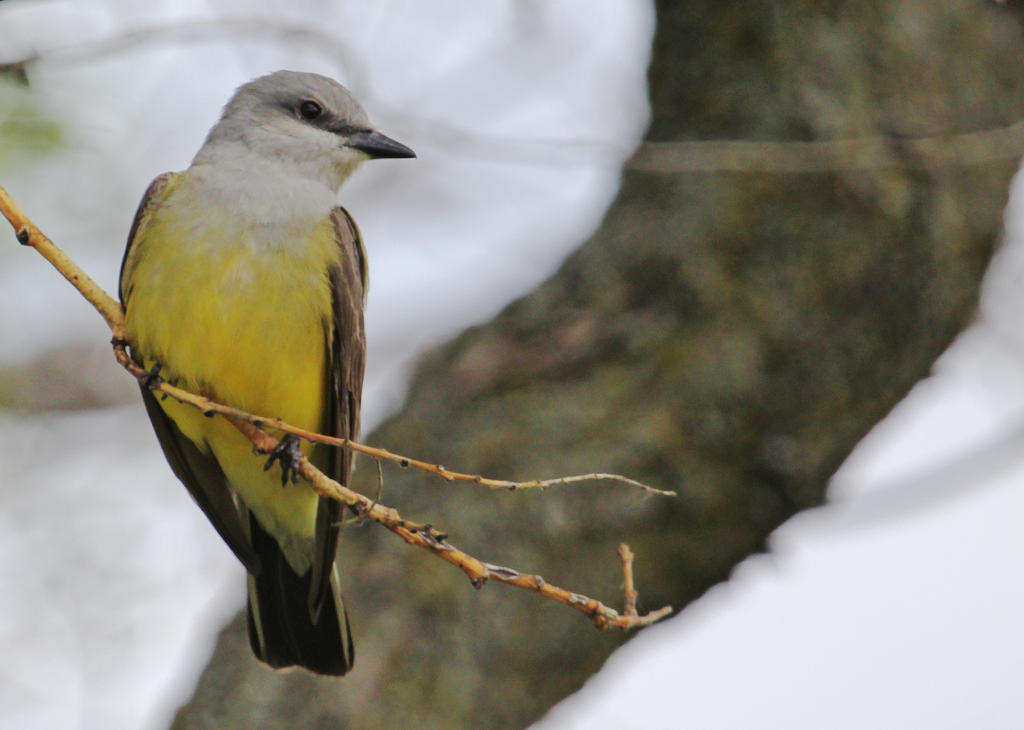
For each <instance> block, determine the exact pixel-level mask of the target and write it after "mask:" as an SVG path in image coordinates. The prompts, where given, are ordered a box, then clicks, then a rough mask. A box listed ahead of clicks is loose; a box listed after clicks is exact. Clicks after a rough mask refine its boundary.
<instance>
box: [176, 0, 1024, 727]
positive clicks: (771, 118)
mask: <svg viewBox="0 0 1024 730" xmlns="http://www.w3.org/2000/svg"><path fill="white" fill-rule="evenodd" d="M657 13H658V16H657V19H658V26H657V32H656V37H655V39H654V54H653V59H652V62H651V68H650V73H649V82H650V97H651V102H652V107H653V118H652V122H651V126H650V129H649V132H648V135H647V139H648V141H652V142H663V141H678V140H701V139H704V140H710V139H738V140H753V141H758V140H762V141H811V140H832V139H848V138H858V137H865V136H872V135H887V136H889V137H890V138H892V139H893V140H894V142H893V144H892V156H891V159H890V160H889V161H888V163H886V164H880V165H874V166H867V167H862V168H859V169H858V168H855V167H853V168H851V167H845V168H843V167H840V168H837V169H833V170H830V171H824V172H806V173H796V172H771V171H770V170H764V169H762V170H761V171H739V172H736V171H732V172H729V171H716V170H715V169H713V168H714V165H713V164H712V165H710V166H706V167H707V168H709V169H705V170H704V171H702V172H686V173H653V172H644V171H640V170H637V169H634V170H629V169H627V170H626V171H625V173H624V176H623V180H622V188H621V191H620V194H619V196H618V198H617V200H616V201H615V202H614V204H613V205H612V206H611V209H610V210H609V211H608V213H607V216H606V218H605V220H604V223H603V225H602V226H601V228H600V230H598V232H597V233H596V234H595V235H594V236H593V238H592V239H591V240H589V241H587V242H586V243H585V244H584V245H583V246H582V247H581V248H580V249H579V250H578V251H577V252H576V253H575V254H574V255H573V256H572V257H571V258H570V259H569V260H568V261H566V263H565V264H564V265H563V266H562V267H561V269H560V270H559V271H558V272H557V274H556V275H555V276H553V277H552V278H551V279H550V280H549V281H547V282H546V283H544V284H543V285H542V286H540V287H539V288H538V289H537V290H536V291H535V292H533V293H531V294H530V295H528V296H526V297H524V298H523V299H521V300H520V301H518V302H516V303H514V304H512V305H511V306H509V307H508V308H507V309H506V310H505V311H504V312H502V313H501V314H500V315H499V316H497V317H496V318H495V319H494V320H493V321H491V322H489V323H487V324H485V325H483V326H480V327H476V328H474V329H471V330H469V331H467V332H465V333H464V334H462V335H461V336H460V337H458V338H456V339H455V340H454V341H453V342H450V343H448V344H447V345H445V346H443V347H441V348H439V349H437V350H435V351H434V352H432V353H430V354H429V355H428V356H427V357H425V358H424V359H423V361H422V363H421V365H420V367H419V368H418V370H417V372H416V375H415V378H414V382H413V386H412V389H411V392H410V395H409V399H408V402H407V404H406V406H405V408H404V409H403V410H402V412H401V413H399V414H398V415H396V416H395V417H394V418H393V419H391V420H390V421H389V422H388V423H386V424H385V425H384V426H383V427H382V428H380V429H379V430H378V431H377V432H376V433H374V434H372V435H370V436H369V438H368V439H367V440H368V441H369V442H370V443H374V444H381V445H386V446H387V447H388V448H391V449H394V450H396V451H399V452H401V453H405V454H413V455H417V456H420V457H423V458H428V459H432V460H435V461H438V462H440V463H443V464H446V465H449V466H453V467H458V468H459V469H462V470H466V471H474V472H478V473H483V474H488V475H493V476H499V477H506V478H530V477H546V476H554V475H559V474H567V473H576V472H586V471H594V470H600V471H617V472H620V473H625V474H629V475H632V476H634V477H637V478H639V479H642V480H645V481H647V482H650V483H652V484H655V485H658V486H662V487H667V488H674V489H677V490H680V492H681V495H682V496H681V497H680V498H679V499H677V500H669V499H663V498H650V497H645V496H642V495H640V494H638V493H635V492H633V491H631V490H629V489H624V488H622V487H618V486H606V485H593V486H583V487H573V488H559V489H554V490H551V491H548V492H547V493H544V494H540V493H526V492H519V493H507V492H502V493H488V492H485V490H483V489H481V488H479V487H473V486H460V485H451V484H441V483H438V482H437V480H434V479H431V478H427V477H425V476H423V475H421V474H419V473H412V472H407V471H404V472H403V471H397V470H390V469H386V471H385V482H386V491H385V493H384V501H385V502H387V503H389V504H393V505H395V506H397V507H399V508H400V509H401V510H402V511H403V513H404V514H406V515H407V516H409V517H411V518H415V519H422V520H426V521H430V522H432V523H434V524H436V525H439V526H441V527H443V528H445V529H447V530H449V531H450V532H451V534H452V540H453V542H455V543H456V544H458V545H459V546H460V547H462V548H464V549H466V550H468V551H470V552H473V553H475V554H477V555H479V556H481V557H483V558H484V559H487V560H491V561H494V562H499V563H503V564H506V565H511V566H515V567H518V568H521V569H524V570H529V571H533V572H539V573H542V574H543V575H545V577H547V578H548V579H550V580H552V581H554V582H556V583H559V584H561V585H565V586H568V587H572V588H576V589H579V590H582V591H585V592H588V593H590V594H591V595H594V596H596V597H599V598H602V599H604V600H607V601H608V602H610V603H612V604H613V605H619V601H620V600H621V599H620V595H621V587H620V582H621V577H620V572H619V569H618V566H617V559H616V556H615V546H616V543H617V542H618V541H619V540H626V541H628V542H629V543H630V544H631V545H632V546H633V548H634V550H635V552H636V553H637V555H638V567H637V570H638V582H639V588H640V592H641V598H642V600H643V602H644V604H645V605H646V606H647V607H649V608H654V607H658V606H660V605H662V604H665V603H671V604H672V605H674V606H675V607H676V608H677V609H681V608H683V607H684V606H685V605H686V604H687V603H688V602H690V601H692V600H693V599H694V598H696V597H697V596H699V595H700V594H701V593H703V592H704V591H705V590H707V589H708V588H709V587H710V586H712V585H714V584H715V583H716V582H718V581H721V580H723V579H725V578H726V577H727V576H728V575H729V572H730V570H731V569H732V568H733V566H735V565H736V564H737V563H738V562H739V561H741V560H743V558H744V557H746V556H747V555H749V554H751V553H753V552H756V551H759V550H761V549H763V547H764V545H765V540H766V538H767V536H768V535H769V534H770V533H771V531H772V530H773V529H774V528H775V527H777V526H778V525H779V524H781V523H782V522H783V521H785V520H786V519H787V518H788V517H789V516H791V515H793V514H794V513H795V512H797V511H799V510H802V509H805V508H807V507H811V506H813V505H817V504H820V503H821V502H822V501H823V499H824V492H825V486H826V484H827V482H828V479H829V477H830V476H831V475H832V473H833V472H834V471H835V470H836V468H837V467H838V466H839V465H840V463H841V462H842V461H843V459H844V458H845V457H846V456H847V454H849V452H850V451H851V449H852V448H853V447H854V445H855V444H856V443H857V442H858V440H859V439H860V438H861V437H862V436H863V435H864V434H866V433H867V432H868V430H869V429H870V428H871V427H872V425H873V424H875V423H876V422H877V421H878V420H879V419H880V418H881V417H882V416H884V415H885V414H886V413H887V412H888V411H889V409H890V408H892V406H893V405H894V404H896V402H897V401H899V400H900V398H901V397H902V396H903V395H904V394H905V393H906V392H907V391H908V390H909V388H910V387H911V386H912V385H913V384H914V383H915V382H916V381H917V380H919V379H920V378H922V377H925V376H926V375H927V374H928V371H929V368H930V366H931V364H932V363H933V362H934V360H935V358H936V357H937V356H938V355H939V354H940V353H941V352H942V351H943V349H945V348H946V346H947V345H948V344H949V343H950V342H951V340H952V339H953V338H954V337H955V336H956V334H957V332H958V331H960V330H961V328H962V327H963V326H964V325H965V323H967V322H968V320H969V319H970V317H971V316H972V313H973V311H974V307H975V302H976V298H977V293H978V285H979V281H980V279H981V276H982V273H983V270H984V268H985V265H986V262H987V260H988V258H989V256H990V254H991V253H992V250H993V247H994V244H995V242H996V240H997V238H998V236H999V232H1000V224H1001V214H1002V209H1003V206H1004V204H1005V201H1006V192H1007V186H1008V184H1009V180H1010V177H1011V175H1012V173H1013V172H1014V169H1015V160H1013V159H1003V160H997V161H994V162H988V163H985V164H946V165H935V164H930V163H928V161H927V160H924V161H922V160H920V159H915V158H914V156H913V155H912V154H910V153H908V152H907V150H908V149H911V148H908V147H906V146H905V145H902V144H901V143H899V142H898V140H900V139H901V138H917V137H925V136H930V135H940V134H954V133H958V132H968V131H975V130H979V129H986V128H990V127H998V126H1001V125H1006V124H1008V123H1011V122H1013V121H1016V120H1017V119H1019V118H1021V117H1024V84H1021V83H1020V77H1019V61H1020V58H1021V54H1022V51H1024V44H1022V42H1021V30H1020V25H1019V23H1018V21H1019V16H1018V14H1017V13H1018V11H1017V10H1016V9H1015V8H1013V7H1012V6H1000V5H996V4H994V3H985V2H975V1H969V0H951V2H947V3H931V2H922V1H920V0H898V1H897V2H886V3H882V2H866V3H865V2H858V3H853V2H838V1H836V2H824V3H818V2H815V3H809V2H774V3H773V2H753V3H719V2H711V1H710V0H701V1H699V2H687V3H672V2H668V0H665V1H664V2H659V3H658V5H657ZM641 154H642V155H644V156H646V157H647V159H650V155H651V154H656V153H652V152H651V151H650V150H645V151H642V153H641ZM769 167H770V166H769ZM359 486H361V487H362V488H363V489H364V490H365V491H367V492H369V493H372V492H373V491H374V489H375V474H374V470H373V468H372V465H370V464H368V463H367V462H365V461H364V462H363V463H362V469H361V484H360V485H359ZM341 565H342V566H343V567H342V570H343V575H344V578H343V582H344V583H346V584H347V596H348V598H349V605H350V607H351V611H352V613H353V617H352V618H353V623H354V626H355V632H356V645H357V649H356V654H357V657H358V659H357V662H356V669H355V671H354V672H353V674H352V675H351V676H349V677H347V678H345V679H343V680H340V681H331V680H322V679H317V678H313V677H310V676H307V675H305V674H302V673H292V674H286V675H276V674H273V673H271V672H269V671H266V670H264V669H263V668H262V667H260V666H258V665H257V663H256V662H255V660H253V659H252V657H251V655H250V653H249V649H248V646H247V642H246V639H245V636H244V622H243V621H242V619H241V618H239V620H237V621H235V622H234V623H233V624H232V625H231V626H230V627H228V629H226V630H225V632H224V634H223V636H222V637H221V643H220V645H219V647H218V650H217V652H216V655H215V656H214V658H213V660H212V661H211V663H210V666H209V667H208V669H207V670H206V672H205V673H204V674H203V676H202V679H201V681H200V684H199V686H198V688H197V689H196V693H195V696H194V698H193V699H192V701H191V702H190V704H189V705H187V706H186V707H184V708H182V710H181V712H180V714H179V716H178V719H177V723H176V726H177V727H182V728H194V727H202V728H207V727H208V728H213V727H217V728H228V727H238V728H241V727H256V726H258V727H262V728H268V727H325V728H326V727H344V726H351V727H359V728H392V727H417V728H429V727H437V728H456V727H467V728H468V727H474V728H482V727H522V726H524V725H526V724H527V723H529V722H530V721H531V720H534V719H536V718H537V717H538V716H540V715H541V714H542V713H543V712H544V710H545V709H546V708H547V707H549V706H550V705H551V704H552V703H554V702H556V701H557V700H559V699H561V698H563V697H565V696H566V695H567V694H569V693H571V692H572V691H574V690H575V689H576V688H578V687H579V686H580V685H581V684H582V683H583V681H584V680H585V679H586V678H587V676H588V675H590V674H591V673H593V672H594V671H596V670H597V669H599V668H600V666H601V664H602V662H603V661H604V660H605V658H606V657H607V656H608V654H609V653H610V652H611V651H612V650H613V649H614V648H615V647H616V646H617V645H618V644H619V643H620V642H621V641H623V637H622V636H621V635H618V634H611V633H608V634H601V633H598V632H596V631H594V629H593V628H592V627H591V626H590V624H589V623H588V622H587V621H586V620H585V619H583V618H582V617H580V616H579V615H578V614H576V613H574V612H572V611H569V610H568V609H566V608H564V607H561V606H557V605H554V604H549V603H547V602H544V601H542V600H540V599H539V598H537V597H536V596H533V595H527V594H523V593H521V592H518V591H516V590H513V589H507V588H503V587H500V586H496V585H491V586H487V587H486V588H484V589H483V590H481V591H474V590H473V589H472V588H471V587H470V585H469V583H468V581H466V579H465V578H464V577H463V576H462V575H461V574H460V573H458V572H457V571H455V570H453V569H452V568H450V567H449V566H447V565H446V564H444V563H442V562H441V561H438V560H437V559H435V558H432V557H430V556H428V555H426V554H423V553H420V552H418V551H414V550H412V549H410V548H407V547H406V546H404V545H403V544H401V543H400V542H399V541H398V540H396V539H395V538H394V537H393V536H391V535H390V534H387V533H385V532H384V531H383V530H380V529H375V528H373V527H366V528H362V529H358V528H357V529H348V530H346V533H345V537H344V539H343V545H342V550H341Z"/></svg>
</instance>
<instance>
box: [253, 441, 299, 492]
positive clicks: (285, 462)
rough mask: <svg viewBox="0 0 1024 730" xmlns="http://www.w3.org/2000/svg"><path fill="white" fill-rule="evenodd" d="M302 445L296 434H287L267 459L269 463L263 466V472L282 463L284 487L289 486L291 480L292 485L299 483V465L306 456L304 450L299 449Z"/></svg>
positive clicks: (282, 482)
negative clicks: (275, 463)
mask: <svg viewBox="0 0 1024 730" xmlns="http://www.w3.org/2000/svg"><path fill="white" fill-rule="evenodd" d="M300 443H301V441H300V440H299V437H298V436H296V435H295V434H292V433H289V434H285V437H284V438H283V439H281V440H280V442H278V444H277V446H275V447H274V450H273V451H271V452H270V458H269V459H267V463H266V464H264V465H263V471H267V470H268V469H270V467H272V466H273V465H274V462H275V461H280V462H281V486H282V487H284V486H287V485H288V480H289V479H291V481H292V484H298V483H299V463H300V462H301V461H302V459H303V456H304V454H303V453H302V449H301V448H299V445H300Z"/></svg>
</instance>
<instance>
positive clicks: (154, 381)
mask: <svg viewBox="0 0 1024 730" xmlns="http://www.w3.org/2000/svg"><path fill="white" fill-rule="evenodd" d="M0 213H2V214H3V215H4V217H5V218H7V220H8V221H9V222H10V224H11V226H12V227H13V228H14V232H15V235H16V237H17V239H18V242H19V243H21V244H22V245H25V246H31V247H32V248H35V249H36V250H37V251H39V253H40V254H42V255H43V256H44V257H45V258H46V259H47V260H48V261H49V262H50V263H51V264H53V266H54V268H56V269H57V270H58V271H59V272H60V273H61V274H63V276H64V277H65V278H66V279H67V280H68V281H69V282H71V284H72V285H74V286H75V288H76V289H78V290H79V292H81V294H82V295H83V296H84V297H85V298H86V299H87V300H88V301H89V302H90V303H91V304H92V305H93V306H94V307H95V308H96V310H97V311H98V312H99V313H100V314H101V315H102V316H103V318H104V319H105V320H106V322H107V324H108V325H109V327H110V329H111V332H112V333H113V338H112V340H111V343H112V345H113V348H114V354H115V356H116V358H117V360H118V362H119V363H120V364H121V365H122V367H124V368H125V369H126V370H128V371H129V372H130V373H131V374H132V375H134V376H135V377H136V378H137V379H138V380H139V382H140V383H142V384H143V385H144V386H145V387H147V388H149V389H151V390H153V391H155V392H160V393H165V394H167V395H168V396H170V397H173V398H175V399H176V400H178V401H181V402H182V403H187V404H190V405H192V406H194V407H196V408H198V409H200V410H201V411H202V412H203V413H205V414H207V415H213V414H215V413H216V414H219V415H221V416H222V417H223V418H225V419H227V420H228V421H229V422H230V423H231V424H232V425H234V426H235V428H237V429H238V430H239V431H241V432H242V433H243V434H244V435H245V436H246V437H247V438H248V439H249V440H250V441H252V443H253V445H254V447H255V449H256V450H257V451H258V452H261V453H271V452H273V451H274V449H275V448H276V447H277V446H278V444H279V441H278V440H277V439H276V438H274V437H273V436H271V435H270V434H268V433H266V432H265V431H263V430H262V429H263V427H270V428H273V429H275V430H278V431H282V432H285V433H292V434H294V435H296V436H299V437H302V438H306V439H308V440H311V441H317V442H319V443H329V444H334V445H336V446H342V447H344V448H349V449H352V450H354V451H360V452H362V453H366V454H369V455H370V456H372V457H374V458H375V459H378V460H380V459H387V460H390V461H397V462H398V463H400V464H402V465H403V466H413V467H416V468H419V469H423V470H424V471H428V472H431V473H434V474H437V475H438V476H441V477H442V478H444V479H447V480H455V479H459V480H463V481H471V482H474V483H478V484H485V485H487V486H493V487H505V488H512V489H516V488H520V487H527V486H530V487H545V486H550V485H553V484H565V483H570V482H575V481H581V480H583V479H588V478H591V479H615V480H617V481H623V482H626V483H629V484H634V485H638V486H641V487H644V488H645V489H649V490H651V491H654V492H658V493H662V494H666V493H665V492H661V490H654V489H653V488H651V487H647V486H646V485H642V484H640V483H639V482H636V481H634V480H632V479H626V478H625V477H618V476H617V475H611V474H593V475H580V476H575V477H561V478H559V479H549V480H543V481H538V480H534V481H532V482H507V481H503V480H493V479H485V478H483V477H480V476H478V475H469V474H461V473H459V472H453V471H450V470H448V469H445V468H444V467H442V466H439V465H434V464H428V463H426V462H423V461H419V460H416V459H409V458H406V457H403V456H399V455H397V454H392V453H391V452H389V451H385V450H384V449H376V448H373V447H369V446H364V445H362V444H357V443H355V442H354V441H349V440H348V439H334V438H330V437H327V436H323V435H322V434H315V433H312V432H308V431H305V430H303V429H299V428H295V427H294V426H289V425H288V424H285V423H283V422H282V421H281V420H280V419H276V418H262V417H260V416H254V415H252V414H249V413H245V412H244V411H240V410H238V409H236V408H230V407H228V406H224V405H222V404H219V403H215V402H213V401H211V400H210V399H208V398H205V397H203V396H199V395H196V394H194V393H189V392H188V391H185V390H182V389H181V388H178V387H176V386H174V385H172V384H170V383H168V382H166V381H164V380H163V379H162V378H160V377H159V376H158V375H157V374H156V373H153V372H149V371H147V370H146V369H145V368H143V367H142V366H140V365H139V364H138V363H136V362H135V361H134V360H132V358H131V357H130V356H129V354H128V349H127V347H128V342H127V339H126V337H125V328H124V315H123V312H122V310H121V305H120V304H119V303H118V302H116V301H114V300H113V299H111V298H110V297H109V296H108V295H107V294H106V293H105V292H104V291H103V290H102V289H101V288H100V287H99V285H97V284H96V282H95V281H93V280H92V279H91V278H90V277H89V276H88V275H87V274H85V272H83V271H82V270H81V269H80V268H79V267H78V266H77V265H76V264H75V263H74V262H73V261H72V260H71V259H70V258H69V257H68V256H66V255H65V254H64V253H63V252H62V251H61V250H60V249H58V248H57V247H56V245H54V243H53V242H52V241H51V240H50V239H49V238H47V237H46V236H45V235H43V233H42V232H41V231H40V230H39V229H38V228H37V227H36V226H35V225H34V224H33V223H32V221H31V220H29V218H28V216H26V215H25V214H24V213H23V212H22V211H21V209H20V208H18V206H17V205H16V204H15V203H14V201H13V200H11V198H10V196H9V195H8V194H7V191H6V190H4V189H3V188H2V187H0ZM297 461H298V463H297V471H298V472H299V473H300V474H301V475H302V476H303V477H304V478H305V479H306V480H307V481H309V483H310V485H311V486H312V488H313V490H314V491H315V492H316V493H317V494H320V495H322V496H324V497H328V498H330V499H335V500H338V501H341V502H343V503H344V504H346V505H348V507H349V508H350V509H351V510H352V511H353V512H355V513H356V514H357V515H359V516H361V517H368V518H370V519H372V520H374V521H375V522H378V523H380V524H381V525H383V526H384V527H386V528H387V529H388V530H390V531H392V532H394V533H395V534H397V535H398V536H399V537H401V538H402V539H403V540H405V541H406V542H407V543H409V544H411V545H415V546H417V547H420V548H422V549H424V550H428V551H430V552H432V553H434V554H435V555H437V556H438V557H440V558H441V559H443V560H445V561H447V562H449V563H451V564H452V565H454V566H456V567H457V568H459V569H460V570H461V571H462V572H463V573H465V574H466V575H467V576H468V577H469V579H470V581H471V582H472V584H473V585H474V587H477V588H480V587H482V586H483V585H484V584H485V583H486V582H487V581H489V580H494V581H497V582H499V583H507V584H509V585H514V586H517V587H519V588H522V589H524V590H529V591H532V592H534V593H538V594H540V595H542V596H544V597H546V598H549V599H551V600H554V601H558V602H559V603H563V604H565V605H566V606H569V607H571V608H573V609H575V610H577V611H581V612H582V613H584V614H586V615H587V616H589V617H590V619H591V620H592V621H593V622H594V624H595V625H596V626H597V627H599V628H601V629H606V628H612V627H614V628H620V629H623V630H628V629H632V628H636V627H639V626H646V625H647V624H650V623H654V622H655V621H657V620H659V619H661V618H663V617H665V616H667V615H669V614H670V613H671V612H672V608H671V606H665V607H664V608H661V609H659V610H658V611H654V612H652V613H649V614H647V615H644V616H640V615H637V613H636V609H635V601H634V604H633V606H632V608H630V604H629V602H628V598H627V606H626V612H625V613H623V614H620V613H618V612H617V611H615V610H614V609H612V608H609V607H608V606H606V605H604V604H603V603H601V602H600V601H598V600H596V599H594V598H589V597H587V596H584V595H582V594H579V593H574V592H572V591H568V590H566V589H564V588H559V587H558V586H555V585H551V584H550V583H548V582H547V581H545V580H544V579H543V578H542V577H540V576H539V575H531V574H527V573H520V572H519V571H516V570H513V569H512V568H506V567H504V566H500V565H494V564H492V563H485V562H484V561H482V560H480V559H478V558H475V557H473V556H472V555H469V554H468V553H465V552H463V551H462V550H459V549H458V548H457V547H455V546H454V545H452V544H451V543H450V542H448V535H447V534H445V533H443V532H441V531H440V530H438V529H436V528H434V527H432V526H431V525H427V524H419V523H415V522H411V521H409V520H406V519H405V518H403V517H402V516H401V515H400V514H399V512H398V511H397V510H396V509H394V508H392V507H387V506H385V505H382V504H380V503H379V502H378V501H377V500H375V499H374V500H371V499H369V498H367V497H364V496H363V495H362V494H359V493H358V492H355V491H353V490H351V489H349V488H348V487H346V486H345V485H342V484H340V483H338V482H337V481H335V480H333V479H331V478H329V477H328V476H327V475H326V474H324V473H323V472H321V471H320V470H319V469H317V468H316V467H315V466H313V465H312V464H311V463H310V462H309V460H308V459H306V458H305V457H301V458H299V459H298V460H297ZM626 549H627V550H628V548H626ZM631 555H632V554H631V553H630V556H631ZM623 569H624V573H625V578H624V579H625V583H626V585H627V587H629V588H628V590H629V589H631V587H632V585H633V579H632V557H630V561H629V564H628V565H627V563H626V561H625V558H624V559H623ZM628 590H627V596H628ZM634 592H635V591H634Z"/></svg>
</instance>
